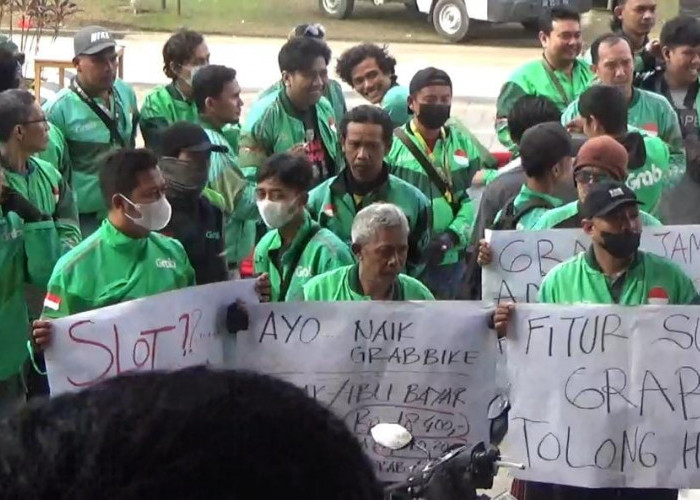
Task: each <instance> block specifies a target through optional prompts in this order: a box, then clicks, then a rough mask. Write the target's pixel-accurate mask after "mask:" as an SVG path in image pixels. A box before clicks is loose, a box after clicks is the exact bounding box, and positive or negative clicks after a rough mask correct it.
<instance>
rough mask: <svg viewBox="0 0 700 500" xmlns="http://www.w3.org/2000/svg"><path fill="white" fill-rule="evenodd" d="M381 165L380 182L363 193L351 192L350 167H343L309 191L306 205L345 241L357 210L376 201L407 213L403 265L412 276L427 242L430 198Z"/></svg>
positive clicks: (417, 270) (420, 265) (419, 268)
mask: <svg viewBox="0 0 700 500" xmlns="http://www.w3.org/2000/svg"><path fill="white" fill-rule="evenodd" d="M384 168H385V172H384V173H383V174H382V175H383V176H384V180H383V182H382V183H381V184H379V185H378V186H377V187H376V188H375V189H373V190H372V191H370V192H368V193H367V194H365V195H364V196H359V195H353V194H352V187H351V183H352V180H351V179H349V177H350V176H351V174H350V169H345V170H343V172H342V173H341V174H340V175H338V176H336V177H331V178H330V179H328V180H327V181H325V182H324V183H323V184H321V185H319V186H316V187H315V188H314V189H313V190H312V191H311V193H309V201H308V205H307V206H308V209H309V212H310V213H311V217H313V219H314V220H315V221H317V222H318V223H319V224H320V225H321V226H323V227H325V228H327V229H330V230H331V231H333V233H334V234H335V235H337V236H338V237H339V238H340V239H341V240H342V241H344V242H345V243H346V244H348V245H349V244H350V243H351V235H350V229H351V228H352V222H353V220H354V219H355V215H357V212H359V211H360V210H362V209H363V208H365V207H367V206H369V205H371V204H372V203H376V202H378V201H383V202H387V203H393V204H394V205H396V206H398V207H399V208H401V210H402V211H403V213H404V214H406V218H407V219H408V226H409V228H410V230H411V232H410V234H409V236H408V260H407V262H406V267H407V268H408V272H409V274H410V275H411V276H419V275H420V273H421V271H422V269H423V251H424V250H425V248H426V246H427V245H428V243H429V242H430V229H431V228H430V202H429V201H428V198H426V197H425V195H424V194H423V193H421V192H420V191H419V190H418V189H417V188H415V187H413V186H411V185H410V184H409V183H407V182H405V181H402V180H401V179H399V178H398V177H394V176H393V175H389V173H388V169H389V167H388V166H385V167H384Z"/></svg>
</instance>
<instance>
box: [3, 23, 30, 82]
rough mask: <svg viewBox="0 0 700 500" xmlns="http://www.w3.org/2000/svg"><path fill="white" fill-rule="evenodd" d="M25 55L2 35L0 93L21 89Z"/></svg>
mask: <svg viewBox="0 0 700 500" xmlns="http://www.w3.org/2000/svg"><path fill="white" fill-rule="evenodd" d="M23 64H24V54H22V53H21V52H19V48H18V47H17V45H16V44H15V43H14V42H13V41H12V40H10V39H9V38H7V37H5V36H2V35H0V92H3V91H5V90H8V89H16V88H19V87H20V85H21V83H22V65H23Z"/></svg>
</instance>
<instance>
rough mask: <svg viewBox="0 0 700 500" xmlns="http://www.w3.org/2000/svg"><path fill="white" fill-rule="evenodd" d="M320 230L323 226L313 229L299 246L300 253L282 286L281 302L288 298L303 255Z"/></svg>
mask: <svg viewBox="0 0 700 500" xmlns="http://www.w3.org/2000/svg"><path fill="white" fill-rule="evenodd" d="M320 230H321V226H314V227H312V228H311V230H310V231H309V232H308V233H307V234H306V237H304V240H303V241H302V242H301V243H300V244H299V249H300V251H299V253H298V254H297V255H296V257H295V259H294V261H292V265H291V266H290V267H289V272H288V273H287V274H286V275H285V276H284V279H283V280H282V284H281V285H280V295H279V300H280V302H284V301H285V299H286V297H287V291H288V290H289V286H290V285H291V284H292V278H293V277H294V273H295V272H296V270H297V266H298V265H299V261H300V260H301V255H302V254H303V253H304V250H306V247H307V245H308V244H309V242H310V241H311V240H312V239H314V236H316V235H317V234H318V232H319V231H320Z"/></svg>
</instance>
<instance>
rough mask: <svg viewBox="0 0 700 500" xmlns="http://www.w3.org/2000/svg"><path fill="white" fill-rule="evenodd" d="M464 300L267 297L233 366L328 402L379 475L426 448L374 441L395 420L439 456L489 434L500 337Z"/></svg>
mask: <svg viewBox="0 0 700 500" xmlns="http://www.w3.org/2000/svg"><path fill="white" fill-rule="evenodd" d="M487 318H488V311H487V310H485V309H482V308H480V307H479V306H478V305H474V304H469V303H465V302H421V303H409V302H403V303H380V302H337V303H306V304H304V305H303V307H300V305H299V304H292V303H289V304H272V305H270V304H261V305H257V306H254V307H252V308H251V323H250V329H249V331H248V332H246V333H244V334H239V335H238V340H237V349H236V367H237V368H246V369H253V370H257V371H260V372H264V373H268V374H272V375H275V376H278V377H281V378H283V379H286V380H288V381H290V382H292V383H294V384H296V385H298V386H300V387H302V388H304V389H305V390H306V392H307V394H308V395H310V396H312V397H314V398H315V399H317V400H318V401H321V402H323V403H324V404H326V405H327V406H328V407H330V409H331V410H332V411H334V412H335V413H336V414H337V415H338V416H340V417H341V418H342V419H343V420H344V421H345V423H346V424H347V425H348V427H349V428H350V429H351V430H352V431H353V432H354V433H355V435H356V436H357V437H358V439H359V440H360V441H361V443H362V445H363V447H364V449H365V450H366V451H367V453H368V454H369V456H370V457H371V458H372V459H373V461H374V463H375V464H376V469H377V471H378V473H379V476H380V478H381V479H383V480H387V481H390V480H399V479H403V478H405V476H406V474H407V473H408V471H409V467H410V466H412V465H415V464H417V463H418V461H420V460H425V455H424V453H423V452H421V451H420V450H419V449H417V448H412V449H407V450H403V451H398V452H391V451H390V450H387V449H384V448H382V447H380V446H378V445H375V444H374V443H373V441H372V438H371V436H370V428H371V427H372V426H373V425H375V424H377V423H379V422H389V423H399V424H401V425H403V426H405V427H406V428H408V429H409V431H411V433H412V434H413V435H414V437H415V438H416V440H417V442H418V444H419V445H421V446H423V447H425V448H427V449H428V450H430V452H431V454H432V455H433V456H439V455H440V454H441V453H442V452H443V451H445V450H446V449H447V448H448V447H449V446H451V445H452V444H456V443H477V442H479V441H484V440H486V439H487V438H488V419H487V414H488V405H489V402H490V401H491V399H492V398H493V397H494V393H495V365H496V361H495V357H496V350H497V343H496V338H495V335H494V334H493V333H492V332H491V334H489V331H488V327H487Z"/></svg>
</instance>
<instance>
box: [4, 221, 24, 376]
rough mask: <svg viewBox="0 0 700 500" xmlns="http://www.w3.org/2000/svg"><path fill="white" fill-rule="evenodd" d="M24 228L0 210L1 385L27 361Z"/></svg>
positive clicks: (20, 222) (21, 223)
mask: <svg viewBox="0 0 700 500" xmlns="http://www.w3.org/2000/svg"><path fill="white" fill-rule="evenodd" d="M24 255H25V254H24V224H23V222H22V219H20V218H19V216H18V215H17V214H16V213H14V212H8V213H3V212H2V209H1V208H0V318H1V319H0V381H2V380H6V379H8V378H10V377H11V376H13V375H16V374H18V373H21V371H22V365H23V364H24V362H25V361H26V359H27V348H26V343H27V339H28V335H29V316H28V312H27V302H26V300H25V297H24V283H25V277H26V276H25V270H24V269H25V257H24Z"/></svg>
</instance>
